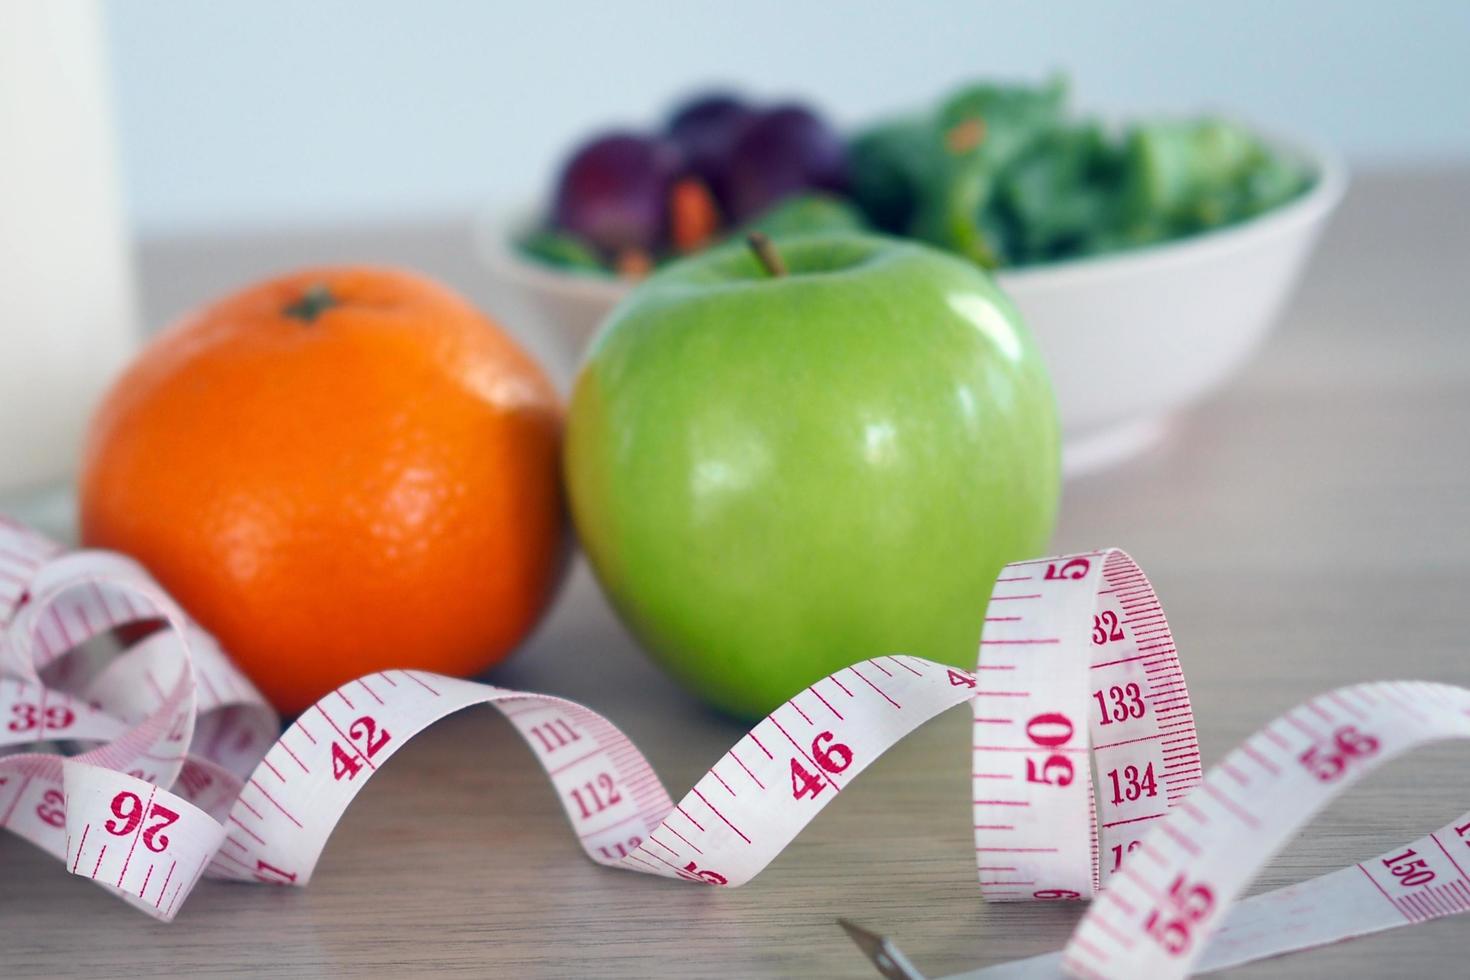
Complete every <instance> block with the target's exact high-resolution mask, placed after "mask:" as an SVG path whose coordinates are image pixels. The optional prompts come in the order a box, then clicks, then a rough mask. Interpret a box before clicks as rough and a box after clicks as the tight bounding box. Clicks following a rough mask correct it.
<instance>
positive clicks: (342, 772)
mask: <svg viewBox="0 0 1470 980" xmlns="http://www.w3.org/2000/svg"><path fill="white" fill-rule="evenodd" d="M347 735H348V737H349V738H351V739H352V741H353V742H361V743H362V748H361V749H358V748H357V746H356V745H354V746H353V747H352V754H351V755H349V754H348V752H347V750H346V749H344V748H343V747H342V744H341V743H340V742H337V741H333V742H332V778H333V779H336V780H338V781H341V780H343V779H353V778H355V777H356V776H357V774H358V773H359V772H361V771H362V763H363V761H364V760H368V759H371V758H372V757H373V756H375V755H377V754H378V753H379V752H380V751H382V748H383V746H385V745H387V744H388V739H389V737H390V736H389V735H388V729H386V728H379V727H378V723H377V722H376V721H374V720H373V719H372V717H371V716H369V715H363V716H362V717H361V718H359V719H357V720H356V721H354V722H353V723H352V724H351V725H348V726H347Z"/></svg>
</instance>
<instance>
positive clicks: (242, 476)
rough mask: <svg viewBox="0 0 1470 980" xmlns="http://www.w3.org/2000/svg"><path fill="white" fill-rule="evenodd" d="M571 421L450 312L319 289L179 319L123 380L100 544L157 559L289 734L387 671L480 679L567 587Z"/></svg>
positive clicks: (229, 303)
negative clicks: (307, 714)
mask: <svg viewBox="0 0 1470 980" xmlns="http://www.w3.org/2000/svg"><path fill="white" fill-rule="evenodd" d="M562 423H563V408H562V405H561V402H560V400H559V399H558V397H557V395H556V393H555V390H554V389H553V388H552V386H551V384H550V383H549V382H548V381H547V379H546V376H545V375H544V374H543V373H542V372H541V370H540V369H539V368H538V367H537V365H536V364H535V362H534V361H532V360H531V358H530V357H529V356H528V355H527V354H526V353H525V352H524V351H523V350H522V349H521V348H520V347H518V346H517V345H516V344H515V343H514V342H513V341H512V340H511V339H510V338H509V337H507V336H506V335H505V334H504V333H502V332H501V331H500V330H499V329H498V328H497V327H496V326H495V324H493V323H492V322H490V320H488V319H487V318H486V317H485V316H483V315H482V314H480V313H479V312H477V311H476V310H475V309H474V308H473V307H471V306H470V305H469V304H468V303H467V302H465V301H464V300H463V299H461V298H460V297H459V296H457V295H456V294H454V293H453V292H451V291H450V290H448V289H446V288H444V287H443V286H440V285H438V284H436V283H434V282H432V281H430V280H428V279H424V278H422V277H420V276H417V275H412V274H410V273H406V272H401V271H394V270H389V269H377V268H329V269H313V270H306V271H302V272H298V273H295V274H293V275H288V276H285V277H282V278H280V279H275V280H272V281H269V282H264V283H261V284H259V285H256V286H253V287H251V288H248V289H246V290H244V291H242V292H239V293H236V294H235V295H233V296H229V297H226V298H224V299H222V300H220V301H219V302H217V303H215V304H214V305H212V306H209V307H207V308H205V309H203V310H200V311H198V312H196V313H194V314H192V315H191V316H188V317H186V318H184V319H183V320H182V321H181V322H179V323H177V324H175V325H174V326H172V327H171V328H169V329H168V330H166V331H164V332H163V333H162V334H160V335H159V336H158V337H157V338H156V339H154V340H153V341H152V343H150V344H149V345H148V346H147V347H146V348H145V349H144V351H143V352H142V353H141V354H140V355H139V357H138V359H137V360H136V361H135V362H134V363H133V364H132V366H131V367H130V368H129V369H128V370H127V371H126V372H125V373H124V374H123V376H122V377H121V378H120V379H118V381H117V382H116V384H114V386H113V388H112V390H111V391H110V392H109V393H108V395H107V396H106V398H105V399H104V400H103V403H102V405H101V408H100V409H99V410H98V412H97V414H96V416H95V417H94V419H93V420H92V425H91V429H90V431H89V434H88V439H87V446H86V451H85V456H84V461H83V470H82V477H81V487H80V505H81V530H82V540H83V541H84V542H85V543H86V544H87V545H89V546H93V547H101V548H112V549H116V550H118V551H122V552H124V553H127V554H129V555H132V556H133V557H135V558H137V559H139V560H140V561H141V562H142V563H143V564H144V565H145V566H146V567H147V568H148V569H149V570H150V571H151V572H152V573H153V574H154V575H155V576H156V577H157V578H158V580H159V581H160V582H161V583H162V584H163V585H164V587H165V588H166V589H168V590H169V591H170V593H171V594H172V595H173V596H174V597H175V598H176V599H178V600H179V602H180V603H181V604H182V605H183V606H184V608H186V609H187V610H188V611H189V612H190V613H191V614H192V615H193V616H195V617H196V618H197V619H198V620H199V622H200V623H201V624H202V625H203V626H204V627H205V628H206V629H207V630H209V631H210V632H212V633H213V634H214V635H215V636H216V637H217V638H218V639H219V641H220V642H221V643H222V644H223V645H224V647H225V649H226V650H228V651H229V652H230V654H231V655H232V656H233V657H234V658H235V660H236V662H237V663H238V664H239V665H240V667H241V668H242V669H243V670H244V671H245V672H246V673H247V674H248V675H249V676H250V677H251V678H252V679H253V680H254V681H255V682H256V684H257V685H259V687H260V688H261V690H262V691H263V692H264V693H265V694H266V696H267V697H269V698H270V700H271V701H272V702H273V703H274V704H275V706H276V707H277V708H278V709H280V710H281V711H283V712H286V713H291V712H296V711H300V710H302V709H304V708H306V707H309V706H310V705H311V704H312V703H313V702H314V701H315V700H316V699H318V698H319V697H321V696H322V695H324V694H327V693H328V692H330V691H331V690H332V689H333V688H334V687H336V686H338V685H340V684H343V683H345V682H347V681H349V680H351V679H352V678H354V677H358V676H361V675H362V674H366V673H370V672H372V671H376V670H382V669H385V668H394V667H400V668H422V669H426V670H433V671H439V672H442V673H447V674H456V675H461V676H470V675H473V674H476V673H478V672H479V671H481V670H483V669H485V668H486V667H488V666H490V665H492V664H494V663H497V662H499V661H500V660H502V659H503V658H504V657H505V656H506V655H507V654H509V652H510V651H511V650H512V649H513V648H514V647H515V646H516V645H517V643H519V642H520V640H521V639H522V638H523V637H524V636H525V635H526V633H527V632H528V631H529V630H530V629H531V627H532V626H533V625H534V624H535V622H536V620H537V618H538V616H539V615H540V614H541V612H542V611H543V610H544V609H545V607H546V605H547V602H548V600H549V599H550V597H551V595H552V593H553V591H554V589H555V586H556V584H557V580H558V578H559V574H560V569H561V567H562V564H563V558H564V556H565V552H566V535H565V517H564V508H563V501H562V495H561V484H560V470H559V463H558V460H559V456H560V449H561V435H562Z"/></svg>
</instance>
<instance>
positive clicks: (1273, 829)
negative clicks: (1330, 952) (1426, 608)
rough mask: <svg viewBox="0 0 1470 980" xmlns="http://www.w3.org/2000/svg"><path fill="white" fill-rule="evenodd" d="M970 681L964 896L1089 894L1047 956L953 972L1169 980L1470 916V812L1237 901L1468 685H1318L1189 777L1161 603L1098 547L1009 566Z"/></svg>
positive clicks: (1461, 730) (1189, 739)
mask: <svg viewBox="0 0 1470 980" xmlns="http://www.w3.org/2000/svg"><path fill="white" fill-rule="evenodd" d="M975 676H976V678H977V690H976V691H975V696H974V699H973V701H972V704H973V706H974V711H975V740H974V742H975V745H974V773H973V777H974V789H975V841H976V854H977V857H978V865H979V875H980V886H981V891H982V893H983V894H984V895H985V897H986V898H987V899H990V900H992V901H1056V900H1071V899H1082V898H1095V901H1094V902H1093V904H1092V906H1091V908H1089V909H1088V911H1087V914H1086V915H1085V916H1084V917H1083V919H1082V921H1081V923H1080V924H1079V925H1078V927H1077V929H1076V931H1075V933H1074V934H1073V936H1072V938H1071V940H1070V942H1068V944H1067V946H1066V948H1065V949H1063V950H1061V951H1059V952H1056V953H1050V954H1046V955H1042V956H1037V957H1033V958H1031V959H1026V960H1018V961H1014V962H1011V963H1005V964H1001V965H998V966H993V967H988V968H985V969H981V970H976V971H973V972H969V973H964V974H959V975H956V977H954V978H952V980H959V978H966V980H1004V978H1016V980H1019V978H1042V977H1058V976H1073V977H1084V978H1135V977H1150V978H1155V977H1164V978H1167V977H1181V976H1185V975H1187V974H1190V973H1194V972H1208V971H1212V970H1218V969H1223V968H1225V967H1229V966H1236V965H1239V964H1242V963H1247V962H1250V961H1252V960H1256V959H1261V958H1264V957H1268V956H1276V955H1280V954H1282V953H1286V952H1290V951H1293V950H1299V949H1306V948H1309V947H1312V946H1319V945H1323V944H1326V943H1332V942H1337V941H1340V940H1343V939H1347V938H1350V937H1353V936H1360V935H1365V934H1368V933H1372V932H1378V931H1381V930H1385V929H1392V928H1394V927H1396V926H1402V925H1408V924H1410V923H1415V922H1422V921H1425V920H1428V919H1433V918H1438V917H1441V916H1446V915H1453V914H1457V913H1460V912H1464V911H1467V910H1470V875H1467V874H1466V869H1470V813H1466V814H1463V815H1462V816H1460V817H1459V818H1457V819H1456V820H1454V821H1451V822H1450V823H1448V824H1446V825H1445V826H1443V827H1440V828H1439V829H1437V830H1435V831H1433V832H1432V833H1430V834H1428V835H1426V836H1424V837H1421V838H1419V839H1418V840H1414V841H1411V842H1409V843H1407V844H1405V845H1403V846H1401V847H1398V848H1395V849H1393V850H1392V851H1389V852H1386V853H1384V854H1381V855H1379V856H1378V857H1376V858H1372V859H1370V860H1367V861H1363V862H1361V863H1358V864H1355V865H1352V866H1349V867H1347V868H1343V869H1341V870H1339V871H1335V872H1332V873H1330V874H1327V875H1323V876H1322V877H1319V878H1316V879H1313V880H1311V881H1306V882H1303V883H1300V884H1297V885H1293V886H1291V887H1288V888H1282V889H1279V890H1277V891H1273V892H1268V893H1266V894H1262V895H1257V896H1255V897H1252V898H1249V899H1246V900H1244V901H1237V899H1238V898H1239V897H1240V896H1241V895H1242V893H1243V892H1244V891H1245V889H1246V888H1247V887H1248V886H1249V885H1250V883H1251V881H1252V880H1253V879H1254V878H1255V876H1256V875H1257V873H1258V872H1259V871H1260V869H1261V868H1262V867H1263V866H1264V865H1265V864H1266V862H1268V861H1269V860H1270V859H1271V857H1272V856H1273V855H1275V854H1276V853H1277V852H1278V851H1280V850H1281V849H1282V848H1283V847H1284V846H1285V845H1286V843H1287V842H1288V841H1289V840H1290V839H1291V838H1292V837H1293V836H1294V835H1295V834H1296V833H1297V831H1298V830H1300V829H1301V828H1302V827H1303V826H1304V825H1305V824H1306V823H1307V822H1308V821H1309V820H1310V819H1311V818H1312V817H1313V815H1315V814H1316V813H1317V812H1318V811H1320V810H1321V809H1322V808H1323V807H1324V806H1326V804H1327V803H1328V802H1329V801H1330V800H1332V799H1333V798H1334V797H1335V796H1337V795H1339V794H1340V793H1342V792H1343V791H1344V790H1345V789H1347V787H1349V786H1350V785H1352V784H1353V783H1354V782H1356V781H1357V780H1359V779H1361V778H1362V777H1363V776H1365V775H1367V774H1368V773H1369V772H1371V771H1373V770H1374V769H1375V768H1377V767H1379V766H1381V765H1383V764H1384V763H1386V762H1388V761H1390V760H1391V759H1393V758H1394V757H1396V756H1398V755H1401V754H1402V753H1404V752H1407V751H1409V750H1411V749H1414V748H1416V747H1418V746H1421V745H1424V744H1427V743H1429V742H1433V741H1437V740H1442V739H1450V738H1470V691H1466V690H1464V689H1462V688H1458V687H1452V686H1449V685H1443V684H1427V683H1376V684H1359V685H1355V686H1352V687H1345V688H1342V689H1339V690H1336V691H1332V692H1329V693H1327V694H1325V695H1321V696H1319V697H1316V698H1313V699H1311V700H1310V701H1307V702H1306V703H1304V704H1302V705H1299V706H1297V707H1296V708H1293V709H1292V710H1291V711H1288V712H1287V713H1286V714H1284V715H1282V716H1281V717H1280V718H1278V719H1276V720H1275V721H1273V722H1271V723H1270V724H1269V725H1267V726H1266V727H1265V728H1263V729H1262V730H1261V731H1259V732H1257V733H1256V734H1255V735H1253V736H1252V737H1251V738H1249V739H1247V740H1246V741H1245V742H1244V743H1243V744H1242V745H1241V746H1239V747H1238V748H1237V749H1235V750H1234V751H1233V752H1231V753H1230V754H1229V755H1227V756H1226V757H1225V759H1224V760H1223V761H1222V762H1220V764H1219V765H1217V766H1216V767H1215V768H1214V769H1213V770H1211V771H1210V772H1209V773H1208V774H1205V773H1203V771H1202V769H1201V766H1200V755H1199V750H1198V744H1197V740H1196V735H1195V727H1194V719H1193V713H1192V711H1191V709H1190V704H1189V694H1188V691H1187V689H1186V687H1185V683H1184V675H1183V672H1182V671H1181V669H1180V667H1179V662H1178V658H1177V655H1176V653H1175V649H1174V643H1173V639H1172V637H1171V635H1170V632H1169V627H1168V624H1167V622H1166V621H1165V619H1164V614H1163V610H1162V608H1161V607H1160V604H1159V601H1158V598H1157V596H1155V594H1154V591H1153V589H1152V587H1151V586H1150V585H1149V583H1148V580H1147V579H1146V578H1145V576H1144V574H1143V572H1142V571H1141V570H1140V569H1139V568H1138V566H1137V565H1136V564H1135V563H1134V562H1133V561H1132V559H1131V558H1129V557H1128V556H1127V555H1126V554H1124V553H1123V552H1121V551H1116V550H1114V551H1106V552H1095V553H1089V554H1083V555H1070V556H1066V557H1062V558H1054V559H1044V560H1041V561H1036V562H1019V563H1016V564H1013V565H1010V566H1008V567H1007V568H1006V569H1005V571H1004V572H1002V573H1001V576H1000V578H999V580H998V581H997V583H996V586H995V591H994V593H993V594H992V596H991V601H990V605H989V608H988V610H987V612H986V622H985V629H984V635H983V639H982V640H981V653H980V659H979V664H978V666H977V670H976V673H975ZM1011 814H1023V816H1010V815H1011ZM843 925H844V927H845V928H846V929H847V930H848V932H849V934H850V935H851V936H852V937H853V939H854V941H855V942H857V943H858V945H859V946H860V947H861V948H862V949H863V950H864V952H866V953H867V954H868V956H869V957H870V959H872V961H873V962H874V964H875V965H876V966H877V967H878V968H879V970H880V971H881V972H882V973H884V974H885V975H886V976H890V977H896V978H908V980H914V978H919V977H921V976H922V975H921V974H920V973H919V972H918V971H917V970H915V969H914V967H913V966H912V964H910V963H909V962H908V960H907V959H906V958H905V957H904V956H903V954H902V953H901V952H900V951H899V950H898V949H897V948H896V947H894V946H893V944H892V943H891V942H890V941H888V940H887V939H885V938H883V937H881V936H877V935H874V934H872V933H870V932H867V931H866V930H864V929H862V928H860V927H858V926H855V925H853V924H852V923H849V922H844V923H843Z"/></svg>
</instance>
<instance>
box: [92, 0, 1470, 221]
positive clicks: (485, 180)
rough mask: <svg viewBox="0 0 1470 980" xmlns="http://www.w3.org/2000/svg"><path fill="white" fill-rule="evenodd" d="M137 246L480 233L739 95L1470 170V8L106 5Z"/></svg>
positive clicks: (411, 0) (1346, 4)
mask: <svg viewBox="0 0 1470 980" xmlns="http://www.w3.org/2000/svg"><path fill="white" fill-rule="evenodd" d="M106 7H107V14H108V17H109V22H110V38H109V47H110V56H111V71H112V75H113V77H114V79H115V81H116V93H115V99H116V110H117V117H118V124H119V130H120V135H121V146H122V152H123V166H124V172H125V181H126V189H127V193H128V199H129V202H130V209H131V213H132V216H133V218H134V221H135V223H136V225H137V227H138V228H139V229H140V230H141V231H143V232H144V233H150V232H151V233H157V232H171V231H179V230H190V229H198V228H201V227H210V228H220V227H249V226H260V225H277V224H283V223H285V224H303V223H314V222H322V221H339V220H366V219H375V218H379V217H385V216H396V215H414V214H418V215H428V214H443V213H448V212H453V211H463V210H465V209H466V208H470V207H473V206H475V205H476V204H477V202H480V201H483V200H485V199H487V198H498V199H510V198H517V197H524V196H526V195H529V194H533V193H536V192H537V191H538V190H539V189H540V188H541V187H542V186H543V184H544V182H545V180H546V179H547V171H548V168H550V167H551V166H553V165H554V163H555V161H556V160H557V158H558V157H559V156H560V154H561V153H562V152H563V151H564V150H565V148H566V147H567V145H568V143H569V141H570V140H571V139H573V138H574V137H576V136H577V135H579V134H581V133H582V132H583V131H585V130H587V129H588V128H589V127H594V126H598V125H601V124H605V123H608V122H614V121H622V122H632V123H639V122H643V121H647V120H650V119H652V118H654V117H655V116H656V115H657V113H658V111H659V110H660V109H661V107H663V106H664V105H666V104H667V102H668V101H669V99H670V98H671V97H673V96H674V95H675V94H676V93H678V92H679V91H680V90H682V89H683V88H685V87H686V86H688V85H690V84H692V83H696V82H700V81H704V80H720V79H728V80H735V81H739V82H742V83H745V84H746V86H747V87H748V88H750V89H751V90H753V91H755V92H757V93H764V94H771V95H777V94H804V95H806V96H807V97H809V98H810V99H811V100H813V101H814V102H816V103H818V104H820V105H821V106H824V107H826V108H827V109H828V110H829V111H830V112H831V114H832V115H833V116H834V117H836V118H837V119H839V120H842V121H852V120H855V119H862V118H864V117H866V116H868V115H869V114H871V113H875V112H881V111H885V110H892V109H897V108H901V107H904V106H907V105H910V104H913V103H915V102H917V101H922V100H926V99H930V98H932V97H933V96H934V95H935V94H936V93H938V92H939V91H941V90H943V89H944V88H945V87H946V86H949V85H951V84H952V83H954V82H956V81H959V80H962V79H965V78H967V77H971V76H976V75H987V74H997V75H1004V76H1022V77H1037V76H1039V75H1041V74H1042V73H1044V72H1046V71H1048V70H1050V69H1054V68H1065V69H1067V70H1068V71H1069V72H1070V73H1071V74H1072V75H1073V77H1074V80H1075V83H1076V88H1077V90H1078V93H1079V96H1080V98H1081V100H1082V101H1083V102H1084V103H1087V104H1089V105H1093V106H1098V107H1108V108H1112V109H1116V110H1119V111H1132V110H1144V109H1151V108H1174V109H1186V110H1187V109H1191V108H1198V107H1203V106H1216V107H1221V108H1225V109H1229V110H1232V111H1234V112H1237V113H1239V114H1243V115H1245V116H1247V117H1249V118H1252V119H1257V120H1259V121H1261V122H1263V123H1265V124H1268V125H1271V126H1273V127H1278V128H1280V129H1282V130H1286V131H1304V132H1308V133H1315V134H1319V135H1320V137H1321V138H1322V139H1324V140H1326V141H1329V142H1331V143H1333V144H1335V145H1336V146H1338V147H1339V148H1340V149H1342V150H1343V151H1345V152H1346V153H1347V154H1348V156H1349V158H1350V159H1351V160H1353V161H1354V162H1355V163H1357V164H1360V165H1378V164H1383V163H1403V162H1412V163H1430V164H1433V163H1442V162H1445V161H1450V160H1470V2H1466V0H1395V2H1388V0H1382V2H1378V0H1372V2H1351V0H1343V2H1329V0H1317V2H1306V0H1229V2H1221V3H1210V4H1203V3H1179V2H1177V0H1175V2H1168V0H1120V2H1113V3H1103V2H1095V3H1078V2H1047V3H1025V4H1022V3H1005V4H1001V3H989V2H976V0H970V2H964V0H945V2H941V0H931V2H920V0H903V2H888V3H884V2H875V0H846V2H841V3H839V2H836V0H832V2H825V3H817V2H800V0H719V2H693V0H662V2H658V0H607V2H583V3H573V2H569V0H556V2H545V0H543V2H535V0H525V2H520V3H488V2H487V3H470V2H467V0H463V2H454V0H316V2H298V0H251V2H235V3H198V2H190V0H107V4H106Z"/></svg>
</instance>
